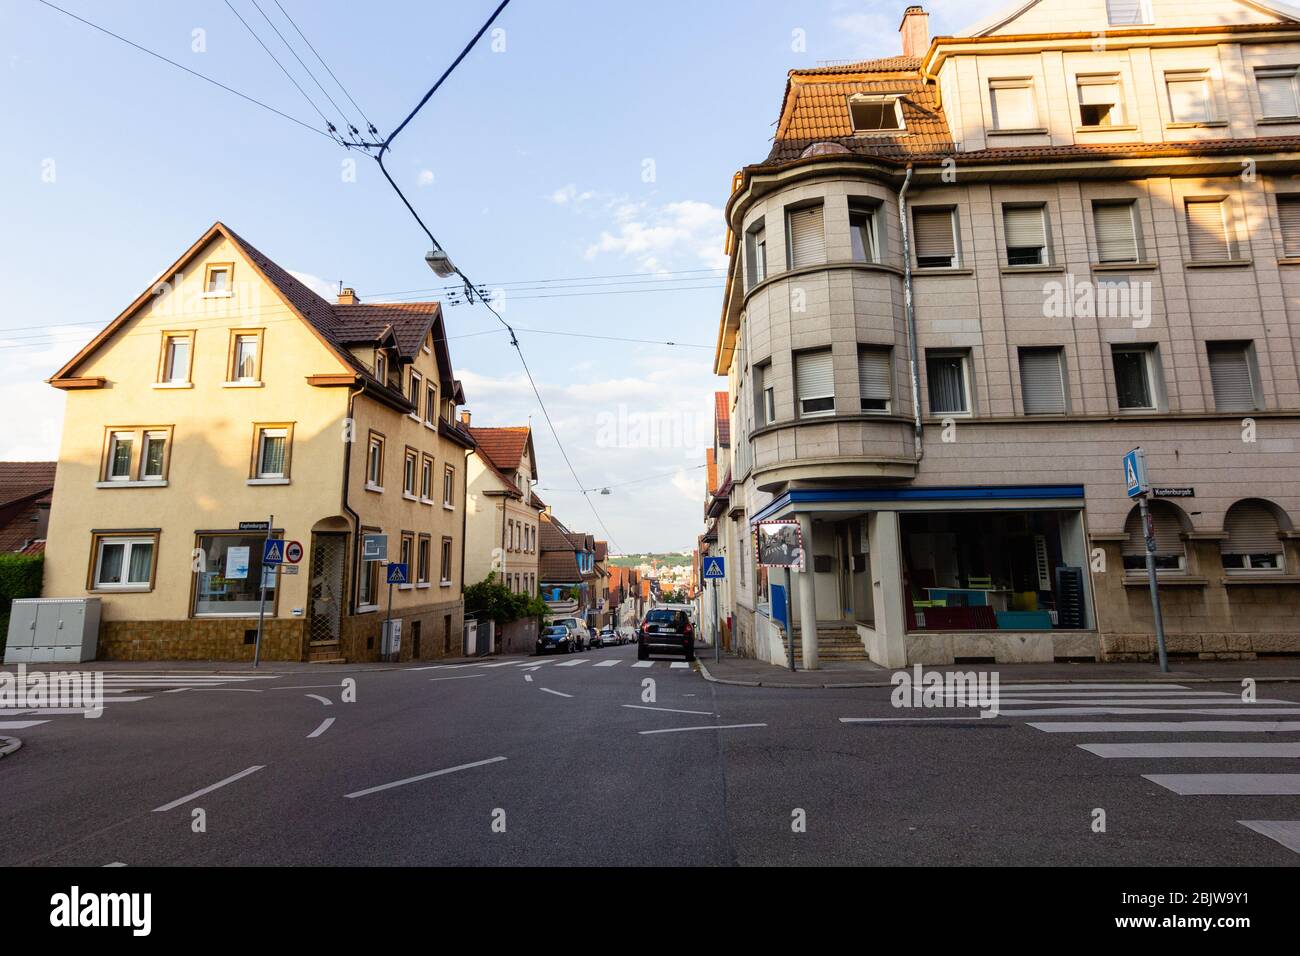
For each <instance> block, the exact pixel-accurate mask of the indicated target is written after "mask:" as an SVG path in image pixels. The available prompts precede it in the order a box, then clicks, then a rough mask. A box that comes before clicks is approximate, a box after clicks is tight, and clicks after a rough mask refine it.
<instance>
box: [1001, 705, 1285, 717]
mask: <svg viewBox="0 0 1300 956" xmlns="http://www.w3.org/2000/svg"><path fill="white" fill-rule="evenodd" d="M1108 714H1115V715H1118V716H1123V715H1125V714H1196V715H1197V716H1208V717H1248V716H1252V715H1254V714H1260V715H1261V716H1274V717H1282V716H1288V717H1290V716H1294V715H1296V714H1300V707H1220V708H1218V709H1217V710H1209V709H1204V708H1196V707H1190V708H1185V709H1179V710H1171V709H1169V708H1168V707H1040V708H1031V709H1020V710H1016V709H1010V710H1007V709H1003V710H1002V716H1004V717H1054V716H1057V715H1060V716H1062V717H1092V716H1103V715H1108Z"/></svg>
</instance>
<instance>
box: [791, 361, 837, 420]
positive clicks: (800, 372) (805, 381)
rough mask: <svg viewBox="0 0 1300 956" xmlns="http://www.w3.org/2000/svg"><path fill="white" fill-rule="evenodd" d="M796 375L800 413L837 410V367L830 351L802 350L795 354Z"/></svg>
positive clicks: (819, 412)
mask: <svg viewBox="0 0 1300 956" xmlns="http://www.w3.org/2000/svg"><path fill="white" fill-rule="evenodd" d="M794 375H795V384H796V386H797V388H798V390H799V412H800V414H803V415H813V414H822V413H826V412H834V411H835V369H834V365H833V364H832V362H831V353H830V352H829V351H826V352H802V353H800V354H799V355H797V356H795V362H794Z"/></svg>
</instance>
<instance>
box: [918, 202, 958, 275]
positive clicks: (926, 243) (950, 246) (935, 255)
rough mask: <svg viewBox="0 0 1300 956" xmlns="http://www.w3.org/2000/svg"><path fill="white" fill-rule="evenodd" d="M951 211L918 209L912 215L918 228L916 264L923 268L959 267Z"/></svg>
mask: <svg viewBox="0 0 1300 956" xmlns="http://www.w3.org/2000/svg"><path fill="white" fill-rule="evenodd" d="M952 215H953V213H952V210H951V209H918V210H916V211H915V212H914V213H913V214H912V222H913V223H914V224H915V228H916V262H917V265H919V266H922V267H931V268H934V267H940V268H951V267H953V266H955V265H957V243H956V240H955V238H954V236H953V228H952Z"/></svg>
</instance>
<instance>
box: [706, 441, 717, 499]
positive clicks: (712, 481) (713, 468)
mask: <svg viewBox="0 0 1300 956" xmlns="http://www.w3.org/2000/svg"><path fill="white" fill-rule="evenodd" d="M704 463H705V469H704V480H705V481H707V482H708V483H709V486H708V487H707V488H705V489H704V490H705V491H706V492H707V493H708V494H713V489H714V488H716V487H718V463H717V461H715V460H714V457H713V449H712V448H706V449H704Z"/></svg>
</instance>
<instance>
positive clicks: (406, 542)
mask: <svg viewBox="0 0 1300 956" xmlns="http://www.w3.org/2000/svg"><path fill="white" fill-rule="evenodd" d="M401 548H402V549H401V551H399V552H398V553H399V554H400V555H401V557H400V558H399V562H398V563H400V564H404V565H406V581H407V583H406V584H402V585H399V586H400V587H403V588H409V587H410V586H411V584H412V581H411V571H412V562H411V559H412V558H413V557H414V556H415V533H414V532H412V531H403V532H402V546H401Z"/></svg>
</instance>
